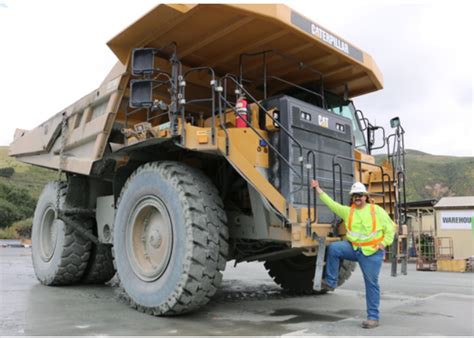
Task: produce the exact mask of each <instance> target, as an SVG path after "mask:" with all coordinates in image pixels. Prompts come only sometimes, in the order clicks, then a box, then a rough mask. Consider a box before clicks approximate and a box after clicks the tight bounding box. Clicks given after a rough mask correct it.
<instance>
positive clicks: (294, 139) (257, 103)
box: [221, 76, 304, 194]
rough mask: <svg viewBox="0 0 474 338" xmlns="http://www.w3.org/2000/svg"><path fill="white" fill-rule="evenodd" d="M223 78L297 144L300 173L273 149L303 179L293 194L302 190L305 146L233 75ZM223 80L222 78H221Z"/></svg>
mask: <svg viewBox="0 0 474 338" xmlns="http://www.w3.org/2000/svg"><path fill="white" fill-rule="evenodd" d="M223 79H224V80H227V79H228V80H230V81H231V82H233V83H234V85H235V86H236V87H238V88H239V90H241V92H243V93H244V94H245V95H246V96H247V97H248V98H250V99H251V100H252V101H253V102H254V103H255V104H256V105H257V106H258V107H259V108H260V109H261V110H262V111H263V112H264V113H265V115H267V116H268V117H269V118H270V119H271V120H272V121H273V123H274V124H275V125H276V126H278V127H279V129H280V130H282V131H283V132H284V133H285V134H286V135H287V136H288V137H289V138H290V139H291V140H292V141H293V142H294V143H295V144H296V146H297V147H298V149H299V157H298V161H299V162H300V173H298V172H297V171H296V170H295V169H294V168H293V166H292V164H291V163H290V162H289V161H287V160H286V159H285V157H284V156H283V155H282V154H281V153H280V152H279V151H278V150H276V148H275V147H273V146H271V149H272V150H274V151H275V152H276V154H277V155H278V157H280V158H281V159H283V160H284V162H285V163H286V164H287V165H288V168H289V169H290V170H292V171H293V172H295V173H296V175H297V176H298V177H299V178H300V180H301V183H300V187H299V188H298V189H296V190H294V191H292V192H291V194H294V193H296V192H298V191H300V190H301V189H302V187H303V170H304V168H303V165H304V163H303V161H304V157H303V146H302V145H301V144H300V142H299V141H298V140H297V139H296V138H295V137H294V136H293V135H291V133H290V132H289V131H288V130H287V129H286V128H285V127H284V126H282V125H281V123H280V122H279V121H278V120H276V119H275V118H274V117H273V116H272V114H270V113H269V112H268V110H267V109H265V108H264V107H263V106H262V104H261V103H260V102H259V101H258V100H257V99H256V98H255V97H253V96H252V94H250V93H249V92H248V91H247V90H246V89H245V88H244V87H243V86H242V85H241V84H240V83H239V82H237V81H236V80H235V79H234V78H233V77H232V76H225V77H224V78H223ZM221 80H222V79H221ZM221 97H222V96H221ZM222 98H223V99H224V100H225V102H226V103H228V104H229V102H228V101H227V99H226V98H224V97H222ZM230 107H231V108H232V110H233V111H234V112H236V110H235V109H234V108H233V107H232V105H230ZM237 115H238V116H239V117H241V118H242V116H241V115H240V114H239V113H237ZM242 120H244V121H245V123H246V124H247V125H248V126H250V128H252V130H253V131H254V132H255V133H256V134H257V135H258V136H259V137H260V138H261V139H262V140H264V141H266V140H265V139H264V138H263V137H262V136H261V135H260V133H258V132H257V131H256V129H255V128H254V127H253V126H251V124H250V123H249V121H247V120H246V119H242ZM267 144H268V145H270V143H268V142H267Z"/></svg>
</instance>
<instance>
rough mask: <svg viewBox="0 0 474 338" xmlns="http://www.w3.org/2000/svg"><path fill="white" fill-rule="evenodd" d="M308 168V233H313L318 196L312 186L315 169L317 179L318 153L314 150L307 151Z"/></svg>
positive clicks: (308, 234)
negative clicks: (312, 225)
mask: <svg viewBox="0 0 474 338" xmlns="http://www.w3.org/2000/svg"><path fill="white" fill-rule="evenodd" d="M310 156H311V158H312V162H311V163H309V158H310ZM306 162H307V163H306V169H307V183H308V218H307V221H306V235H307V236H310V235H311V224H312V223H315V222H316V204H317V196H316V189H314V188H312V187H311V181H310V179H309V177H310V171H311V169H313V176H312V179H313V180H315V179H316V154H315V152H314V151H313V150H310V151H308V152H307V153H306ZM311 190H313V218H312V217H311Z"/></svg>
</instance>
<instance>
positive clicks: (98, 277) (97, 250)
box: [81, 244, 115, 284]
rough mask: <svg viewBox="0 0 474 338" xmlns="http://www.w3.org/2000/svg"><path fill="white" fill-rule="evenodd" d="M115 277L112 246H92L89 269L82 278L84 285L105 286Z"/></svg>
mask: <svg viewBox="0 0 474 338" xmlns="http://www.w3.org/2000/svg"><path fill="white" fill-rule="evenodd" d="M114 275H115V268H114V262H113V257H112V246H111V245H108V244H92V250H91V255H90V258H89V262H88V263H87V269H86V271H85V272H84V276H83V277H82V281H81V282H82V283H84V284H104V283H107V282H108V281H109V280H111V279H112V278H113V277H114Z"/></svg>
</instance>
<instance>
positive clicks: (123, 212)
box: [10, 4, 406, 315]
mask: <svg viewBox="0 0 474 338" xmlns="http://www.w3.org/2000/svg"><path fill="white" fill-rule="evenodd" d="M108 45H109V47H110V48H111V49H112V51H113V52H114V53H115V55H116V56H117V58H118V62H117V64H116V65H115V67H114V68H113V69H112V70H111V71H110V73H109V74H108V75H107V77H106V78H105V80H104V81H103V83H102V84H101V85H100V86H99V88H97V89H96V90H94V91H92V92H91V93H90V94H88V95H86V96H84V97H83V98H82V99H80V100H79V101H77V102H75V103H73V104H72V105H71V106H69V107H67V108H65V109H64V110H62V111H61V112H59V113H57V114H56V115H54V116H53V117H51V118H50V119H49V120H47V121H46V122H44V123H43V124H41V125H40V126H38V127H37V128H35V129H33V130H31V131H26V130H17V131H16V132H15V136H14V141H13V142H12V144H11V146H10V155H11V156H14V157H16V158H17V159H19V160H20V161H23V162H26V163H31V164H33V165H38V166H42V167H46V168H51V169H54V170H57V171H58V181H55V182H51V183H49V184H48V185H47V186H46V187H45V188H44V190H43V192H42V194H41V196H40V198H39V201H38V205H37V207H36V211H35V215H34V222H33V223H34V224H33V232H32V237H33V264H34V269H35V273H36V276H37V277H38V279H39V281H40V282H41V283H43V284H45V285H68V284H73V283H104V282H107V281H108V280H110V279H111V278H112V277H113V276H114V274H115V273H117V277H118V279H119V281H120V287H121V288H123V291H124V294H125V295H126V297H128V300H129V303H130V304H131V306H133V307H134V308H136V309H138V310H140V311H144V312H147V313H151V314H154V315H173V314H180V313H185V312H189V311H192V310H194V309H197V308H199V307H201V306H203V305H204V304H206V303H207V302H208V301H209V299H210V298H211V297H212V296H213V295H214V293H215V292H216V289H217V287H218V286H219V284H220V282H221V278H222V274H221V271H222V270H224V268H225V265H226V262H227V261H229V260H235V262H236V263H238V262H248V261H263V262H264V264H265V267H266V269H267V270H268V273H269V275H270V276H271V277H272V278H273V279H274V280H275V282H276V283H277V284H279V285H280V286H281V287H282V288H284V289H286V290H289V291H292V292H296V293H312V292H318V291H319V292H324V290H321V278H322V277H323V275H324V253H325V248H326V245H327V244H328V243H330V242H332V241H338V240H341V239H343V237H344V233H345V230H344V224H342V223H341V220H340V219H338V218H337V217H335V215H334V214H332V213H331V212H330V211H329V210H328V209H327V208H326V207H325V206H324V205H321V204H319V201H318V200H317V199H316V194H315V191H314V189H312V188H311V185H310V182H311V180H312V179H318V180H319V182H320V184H321V185H322V187H324V188H325V190H326V191H328V192H329V193H330V194H331V195H332V196H333V197H334V199H336V200H337V201H340V202H342V203H349V200H348V194H347V193H348V190H349V188H350V186H351V185H352V184H353V182H354V181H362V182H363V183H365V184H366V185H367V186H368V189H369V191H370V192H371V193H372V197H373V199H374V201H373V202H374V203H377V204H379V205H381V206H383V207H384V208H386V210H387V211H388V212H389V213H390V214H391V215H392V216H393V219H394V221H395V222H396V223H397V224H400V225H401V224H404V222H405V219H406V216H405V215H404V212H405V208H404V207H403V201H404V199H403V195H404V170H403V169H404V157H403V134H404V131H403V128H402V127H401V126H400V122H399V120H398V118H394V119H393V120H392V121H391V123H392V127H393V128H394V132H393V134H391V135H389V136H385V131H384V130H383V128H381V127H378V126H374V125H372V124H371V123H370V122H369V120H368V119H367V118H365V117H364V115H363V114H362V112H361V111H360V110H357V109H356V108H355V107H354V104H353V102H352V101H351V98H353V97H356V96H359V95H362V94H366V93H370V92H373V91H376V90H379V89H381V88H382V75H381V73H380V71H379V70H378V68H377V66H376V64H375V62H374V61H373V59H372V58H371V57H370V56H369V55H368V54H367V53H365V52H363V51H362V50H360V49H359V48H357V47H356V46H354V45H352V44H350V43H349V42H347V41H345V40H344V39H342V38H340V37H338V36H337V35H335V34H333V33H331V32H330V31H329V30H327V29H325V28H323V27H321V26H320V25H318V24H317V23H314V22H312V21H311V20H309V19H307V18H305V17H304V16H302V15H301V14H299V13H297V12H295V11H293V10H292V9H290V8H288V7H286V6H283V5H171V4H162V5H159V6H157V7H156V8H154V9H152V10H151V11H150V12H149V13H147V14H146V15H145V16H143V17H142V18H141V19H139V20H138V21H136V22H135V23H133V24H132V25H131V26H129V27H128V28H127V29H125V30H124V31H123V32H121V33H119V34H118V35H117V36H116V37H114V38H113V39H112V40H110V41H109V43H108ZM376 130H379V132H376ZM375 134H377V135H379V136H380V134H383V135H381V136H382V137H381V141H380V143H381V144H379V145H376V144H375V138H376V137H375ZM382 146H383V147H385V146H386V148H387V149H388V151H387V159H386V160H385V161H384V162H382V163H379V162H377V163H376V162H375V159H374V157H373V156H371V155H370V154H371V151H372V150H374V149H377V148H380V147H382ZM399 237H400V238H402V237H403V236H399ZM395 242H396V243H397V244H395V245H394V247H393V249H394V250H392V257H391V259H392V262H393V265H392V274H394V275H395V274H396V273H397V266H396V263H397V260H398V259H400V258H401V257H403V255H401V254H400V253H399V250H398V248H399V245H398V243H399V242H400V243H402V244H403V243H404V244H403V245H402V246H401V247H402V248H405V249H403V251H406V242H403V241H402V240H398V239H397V240H396V241H395ZM404 258H406V256H405V257H404ZM404 262H405V264H406V259H405V260H404ZM405 264H404V265H403V266H402V272H404V273H405V272H406V265H405ZM354 267H355V265H354V264H353V263H352V262H344V263H343V264H342V266H341V278H340V284H342V283H343V282H344V281H345V280H347V278H349V276H350V274H351V272H352V271H353V270H354ZM315 290H316V291H315Z"/></svg>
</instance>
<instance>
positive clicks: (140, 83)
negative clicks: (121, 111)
mask: <svg viewBox="0 0 474 338" xmlns="http://www.w3.org/2000/svg"><path fill="white" fill-rule="evenodd" d="M129 105H130V107H131V108H151V107H152V106H153V80H132V81H130V102H129Z"/></svg>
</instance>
